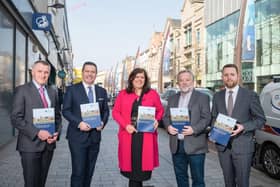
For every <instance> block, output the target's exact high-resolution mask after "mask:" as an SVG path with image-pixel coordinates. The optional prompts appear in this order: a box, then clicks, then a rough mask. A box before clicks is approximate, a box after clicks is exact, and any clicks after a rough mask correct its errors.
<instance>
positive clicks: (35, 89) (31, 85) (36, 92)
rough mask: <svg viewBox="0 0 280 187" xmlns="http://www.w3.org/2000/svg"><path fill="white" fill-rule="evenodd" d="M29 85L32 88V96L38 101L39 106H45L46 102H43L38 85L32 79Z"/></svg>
mask: <svg viewBox="0 0 280 187" xmlns="http://www.w3.org/2000/svg"><path fill="white" fill-rule="evenodd" d="M29 86H30V88H31V92H30V95H31V97H32V98H33V99H34V100H35V102H36V103H38V107H40V108H44V104H43V102H42V99H41V96H40V93H39V90H38V89H37V88H36V86H35V85H34V83H33V82H32V81H31V82H29ZM36 105H37V104H36Z"/></svg>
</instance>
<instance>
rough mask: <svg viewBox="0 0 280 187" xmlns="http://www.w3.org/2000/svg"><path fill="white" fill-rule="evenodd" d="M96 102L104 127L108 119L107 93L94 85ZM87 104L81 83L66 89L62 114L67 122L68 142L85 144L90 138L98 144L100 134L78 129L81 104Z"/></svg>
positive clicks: (86, 97) (80, 117)
mask: <svg viewBox="0 0 280 187" xmlns="http://www.w3.org/2000/svg"><path fill="white" fill-rule="evenodd" d="M94 87H95V94H96V102H98V104H99V109H100V116H101V120H102V121H103V124H104V125H106V123H107V121H108V117H109V107H108V101H107V100H108V98H107V92H106V90H105V89H104V88H102V87H100V86H98V85H95V86H94ZM86 103H89V100H88V96H87V93H86V91H85V88H84V86H83V83H82V82H80V83H77V84H74V85H72V86H70V87H68V88H67V90H66V93H65V95H64V99H63V109H62V114H63V116H64V117H65V118H66V119H67V120H68V122H69V125H68V129H67V135H66V138H67V139H68V140H69V141H76V142H80V143H83V142H86V141H87V139H88V138H91V139H92V141H93V142H100V140H101V132H100V131H97V130H96V129H92V130H91V131H89V132H83V131H81V130H80V129H79V128H78V125H79V123H80V122H81V121H82V116H81V108H80V105H81V104H86Z"/></svg>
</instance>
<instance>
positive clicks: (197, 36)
mask: <svg viewBox="0 0 280 187" xmlns="http://www.w3.org/2000/svg"><path fill="white" fill-rule="evenodd" d="M196 42H197V44H199V43H200V29H197V30H196Z"/></svg>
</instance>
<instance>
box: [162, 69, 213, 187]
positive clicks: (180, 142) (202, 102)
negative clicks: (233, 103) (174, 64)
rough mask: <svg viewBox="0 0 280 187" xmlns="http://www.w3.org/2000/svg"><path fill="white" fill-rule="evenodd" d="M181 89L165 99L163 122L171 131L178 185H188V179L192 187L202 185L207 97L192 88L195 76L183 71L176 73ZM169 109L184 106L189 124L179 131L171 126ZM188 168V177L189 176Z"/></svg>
mask: <svg viewBox="0 0 280 187" xmlns="http://www.w3.org/2000/svg"><path fill="white" fill-rule="evenodd" d="M177 83H178V86H179V88H180V92H179V93H177V94H176V95H172V96H170V97H169V98H168V104H167V108H166V111H165V115H164V125H165V128H166V129H167V131H168V133H169V134H170V136H169V137H170V138H169V140H170V144H169V145H170V150H171V153H172V161H173V164H174V171H175V175H176V181H177V185H178V187H187V186H190V185H189V178H191V179H192V186H193V187H203V186H205V181H204V162H205V153H206V152H208V146H207V136H206V130H205V129H206V128H207V126H208V125H209V124H210V122H211V113H210V106H209V105H210V104H209V97H208V96H207V95H205V94H203V93H200V92H199V91H196V89H195V88H194V75H193V73H192V72H191V71H189V70H182V71H180V72H179V73H178V75H177ZM170 108H178V109H184V108H185V109H187V110H188V116H189V121H190V125H185V126H184V128H183V130H182V132H181V133H179V131H178V129H177V128H175V127H173V126H172V121H171V114H170V113H171V112H170ZM188 167H190V173H191V177H189V175H188Z"/></svg>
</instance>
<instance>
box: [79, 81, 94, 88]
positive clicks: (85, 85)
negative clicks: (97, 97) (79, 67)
mask: <svg viewBox="0 0 280 187" xmlns="http://www.w3.org/2000/svg"><path fill="white" fill-rule="evenodd" d="M82 83H83V85H84V88H85V89H86V90H87V89H88V87H89V86H91V88H92V90H94V84H91V85H90V84H86V83H85V82H84V81H83V82H82Z"/></svg>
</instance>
